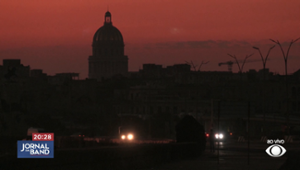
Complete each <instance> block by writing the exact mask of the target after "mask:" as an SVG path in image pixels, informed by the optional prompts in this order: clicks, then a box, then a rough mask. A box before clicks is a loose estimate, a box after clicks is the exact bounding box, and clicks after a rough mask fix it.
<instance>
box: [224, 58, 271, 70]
mask: <svg viewBox="0 0 300 170" xmlns="http://www.w3.org/2000/svg"><path fill="white" fill-rule="evenodd" d="M268 60H269V59H268ZM243 62H244V61H242V60H238V63H243ZM252 62H261V60H248V61H245V63H252ZM233 64H236V62H233V61H231V60H230V61H227V62H222V63H219V66H222V65H228V71H229V72H232V65H233Z"/></svg>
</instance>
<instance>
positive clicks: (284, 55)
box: [270, 37, 300, 124]
mask: <svg viewBox="0 0 300 170" xmlns="http://www.w3.org/2000/svg"><path fill="white" fill-rule="evenodd" d="M299 39H300V37H299V38H298V39H296V40H292V41H291V43H290V45H289V48H288V50H287V53H286V54H285V53H284V50H283V48H282V46H281V44H280V42H279V41H278V40H277V41H275V40H273V39H270V41H272V42H274V43H275V44H278V45H279V47H280V49H281V52H282V55H283V59H284V65H285V86H286V117H287V124H289V113H288V112H289V110H288V97H289V94H288V92H289V91H288V78H287V59H288V57H289V52H290V49H291V46H292V44H294V43H295V42H297V41H298V40H299Z"/></svg>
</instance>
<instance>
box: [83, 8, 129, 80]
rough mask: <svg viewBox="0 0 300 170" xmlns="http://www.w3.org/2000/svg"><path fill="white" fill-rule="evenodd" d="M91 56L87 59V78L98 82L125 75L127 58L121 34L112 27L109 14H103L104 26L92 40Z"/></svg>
mask: <svg viewBox="0 0 300 170" xmlns="http://www.w3.org/2000/svg"><path fill="white" fill-rule="evenodd" d="M92 47H93V55H92V56H90V57H89V59H88V60H89V78H90V79H97V80H99V81H101V80H103V79H107V78H111V77H113V76H115V75H126V74H127V72H128V57H127V56H125V55H124V41H123V36H122V34H121V32H120V31H119V30H118V29H117V28H116V27H114V26H113V25H112V21H111V13H110V12H109V11H107V12H106V13H105V18H104V25H103V26H102V27H100V28H99V29H98V30H97V31H96V33H95V35H94V38H93V45H92Z"/></svg>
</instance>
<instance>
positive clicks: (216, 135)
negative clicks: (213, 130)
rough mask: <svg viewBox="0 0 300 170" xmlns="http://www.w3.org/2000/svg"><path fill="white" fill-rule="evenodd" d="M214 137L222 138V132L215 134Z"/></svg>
mask: <svg viewBox="0 0 300 170" xmlns="http://www.w3.org/2000/svg"><path fill="white" fill-rule="evenodd" d="M215 137H216V139H223V138H224V135H223V134H222V133H219V134H215Z"/></svg>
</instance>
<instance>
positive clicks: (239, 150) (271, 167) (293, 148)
mask: <svg viewBox="0 0 300 170" xmlns="http://www.w3.org/2000/svg"><path fill="white" fill-rule="evenodd" d="M267 147H268V145H266V144H264V143H259V142H256V143H251V145H250V150H249V159H248V145H247V143H225V144H222V145H220V149H219V154H218V152H215V153H211V152H210V151H209V150H208V149H207V150H206V151H205V153H204V154H203V155H201V156H200V157H198V158H195V159H186V160H182V161H179V162H171V163H167V164H164V165H160V166H153V167H152V168H149V169H147V170H196V169H205V170H296V169H299V167H300V159H299V158H300V157H299V154H300V152H299V151H300V146H299V143H298V144H297V143H295V144H286V145H284V147H285V148H286V150H287V153H286V154H285V155H283V156H282V157H279V158H273V157H270V156H269V155H267V154H266V152H265V150H266V148H267ZM287 159H288V161H287Z"/></svg>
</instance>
